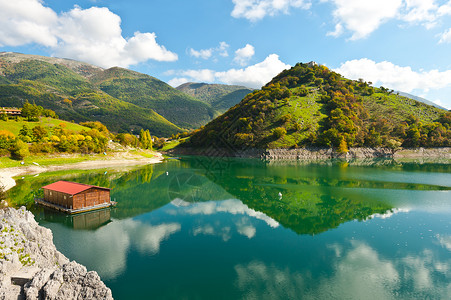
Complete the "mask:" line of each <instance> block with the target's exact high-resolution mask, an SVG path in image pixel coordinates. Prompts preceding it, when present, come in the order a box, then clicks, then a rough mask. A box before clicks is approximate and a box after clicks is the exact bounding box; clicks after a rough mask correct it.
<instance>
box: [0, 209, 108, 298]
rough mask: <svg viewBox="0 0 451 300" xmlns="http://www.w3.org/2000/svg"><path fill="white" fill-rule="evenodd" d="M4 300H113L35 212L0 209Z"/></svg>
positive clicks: (94, 274) (0, 285)
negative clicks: (64, 250) (59, 247)
mask: <svg viewBox="0 0 451 300" xmlns="http://www.w3.org/2000/svg"><path fill="white" fill-rule="evenodd" d="M0 299H5V300H9V299H61V300H63V299H64V300H66V299H113V297H112V293H111V290H110V289H109V288H108V287H106V285H105V284H104V283H103V282H102V281H101V279H100V277H99V275H98V274H97V272H95V271H89V272H88V271H87V270H86V267H84V266H82V265H80V264H78V263H77V262H75V261H69V259H67V258H66V257H65V256H64V255H63V254H61V253H60V252H59V251H58V250H57V249H56V247H55V245H54V244H53V235H52V232H51V230H50V229H47V228H44V227H41V226H39V225H38V223H37V222H36V221H35V219H34V216H33V214H32V213H31V212H29V211H27V210H26V209H25V208H24V207H21V208H20V209H14V208H9V207H7V208H4V209H0Z"/></svg>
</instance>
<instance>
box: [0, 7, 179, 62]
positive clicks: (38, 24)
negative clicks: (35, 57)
mask: <svg viewBox="0 0 451 300" xmlns="http://www.w3.org/2000/svg"><path fill="white" fill-rule="evenodd" d="M0 26H1V28H2V30H1V32H0V45H2V46H20V45H26V44H30V43H36V44H39V45H43V46H46V47H49V48H50V49H51V51H53V55H56V56H62V57H67V58H73V59H78V60H82V61H86V62H90V63H93V64H96V65H99V66H101V67H112V66H122V67H128V66H129V65H133V64H137V63H139V62H143V61H147V60H149V59H153V60H156V61H175V60H177V59H178V57H177V54H175V53H173V52H171V51H168V50H167V49H166V48H165V47H164V46H162V45H159V44H158V43H157V41H156V34H155V33H141V32H135V34H134V36H132V37H129V38H125V37H123V36H122V29H121V18H120V17H119V16H118V15H116V14H114V13H113V12H111V11H110V10H109V9H108V8H105V7H91V8H88V9H82V8H80V7H77V6H76V7H74V8H73V9H72V10H70V11H68V12H63V13H61V14H60V15H58V14H57V13H55V12H54V11H53V10H52V9H51V8H48V7H45V6H44V5H43V4H42V2H41V1H39V0H17V1H6V0H0Z"/></svg>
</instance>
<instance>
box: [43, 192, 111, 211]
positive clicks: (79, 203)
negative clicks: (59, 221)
mask: <svg viewBox="0 0 451 300" xmlns="http://www.w3.org/2000/svg"><path fill="white" fill-rule="evenodd" d="M44 200H45V201H47V202H50V203H53V204H57V205H60V206H62V207H65V208H70V209H80V208H85V207H91V206H95V205H99V204H103V203H109V202H110V191H109V190H108V189H100V188H96V187H92V188H90V189H88V190H86V191H83V192H80V193H78V194H75V195H73V196H72V195H70V194H66V193H63V192H57V191H52V190H48V189H44Z"/></svg>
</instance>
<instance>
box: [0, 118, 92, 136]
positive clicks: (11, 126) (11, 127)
mask: <svg viewBox="0 0 451 300" xmlns="http://www.w3.org/2000/svg"><path fill="white" fill-rule="evenodd" d="M60 124H64V126H65V128H66V129H69V130H72V131H75V132H79V131H82V130H86V131H88V130H90V128H88V127H85V126H81V125H79V124H75V123H71V122H67V121H63V120H59V119H52V118H45V117H41V118H40V120H39V121H38V122H28V121H24V120H21V121H15V120H8V121H0V128H1V129H6V130H8V131H11V132H12V133H13V134H14V135H15V136H17V135H18V134H19V131H20V129H22V127H23V125H27V126H28V127H29V128H33V127H35V126H37V125H41V126H43V127H47V128H52V127H57V126H59V125H60Z"/></svg>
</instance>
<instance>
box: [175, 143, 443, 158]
mask: <svg viewBox="0 0 451 300" xmlns="http://www.w3.org/2000/svg"><path fill="white" fill-rule="evenodd" d="M167 153H168V154H171V155H200V156H207V157H239V158H258V159H262V160H267V161H273V160H294V161H295V160H327V159H346V160H348V159H366V158H392V159H404V158H412V159H424V158H437V159H450V160H451V147H442V148H422V147H420V148H413V149H407V148H406V149H398V150H392V149H390V148H368V147H361V148H349V151H348V152H347V153H338V152H337V151H336V150H334V149H332V148H314V147H311V148H296V149H245V150H235V149H225V148H217V147H215V146H214V145H213V146H211V147H208V148H174V149H171V150H170V151H168V152H167Z"/></svg>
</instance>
